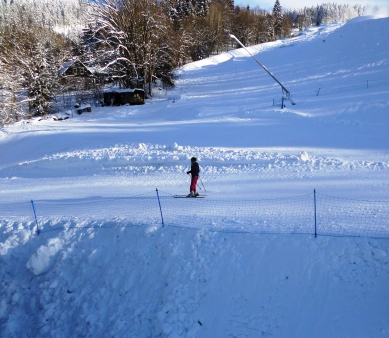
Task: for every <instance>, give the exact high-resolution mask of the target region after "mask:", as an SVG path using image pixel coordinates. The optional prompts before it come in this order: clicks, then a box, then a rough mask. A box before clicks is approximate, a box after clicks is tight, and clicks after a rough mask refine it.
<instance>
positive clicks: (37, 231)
mask: <svg viewBox="0 0 389 338" xmlns="http://www.w3.org/2000/svg"><path fill="white" fill-rule="evenodd" d="M31 206H32V211H33V212H34V219H35V224H36V234H37V236H39V234H40V233H41V231H40V230H39V225H38V220H37V218H36V212H35V205H34V201H33V200H31Z"/></svg>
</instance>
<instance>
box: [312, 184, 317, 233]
mask: <svg viewBox="0 0 389 338" xmlns="http://www.w3.org/2000/svg"><path fill="white" fill-rule="evenodd" d="M313 203H314V208H315V238H316V237H317V223H316V189H313Z"/></svg>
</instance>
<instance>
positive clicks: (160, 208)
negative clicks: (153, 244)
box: [155, 188, 165, 227]
mask: <svg viewBox="0 0 389 338" xmlns="http://www.w3.org/2000/svg"><path fill="white" fill-rule="evenodd" d="M155 191H156V192H157V198H158V204H159V211H160V212H161V220H162V227H164V226H165V223H164V222H163V214H162V207H161V201H160V200H159V194H158V189H157V188H156V189H155Z"/></svg>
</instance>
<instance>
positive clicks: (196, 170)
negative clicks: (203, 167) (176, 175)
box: [186, 157, 200, 197]
mask: <svg viewBox="0 0 389 338" xmlns="http://www.w3.org/2000/svg"><path fill="white" fill-rule="evenodd" d="M190 162H191V166H190V170H189V171H187V172H186V173H187V174H188V175H189V174H192V179H191V181H190V194H189V195H188V196H187V197H197V196H199V194H198V193H197V191H196V186H197V180H198V179H199V174H200V167H199V164H198V163H197V158H196V157H192V158H191V159H190Z"/></svg>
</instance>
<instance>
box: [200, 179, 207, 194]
mask: <svg viewBox="0 0 389 338" xmlns="http://www.w3.org/2000/svg"><path fill="white" fill-rule="evenodd" d="M199 180H200V182H201V184H202V185H203V188H204V191H205V192H207V190H205V187H204V183H203V181H202V180H201V178H200V176H199ZM200 189H201V188H200Z"/></svg>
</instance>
